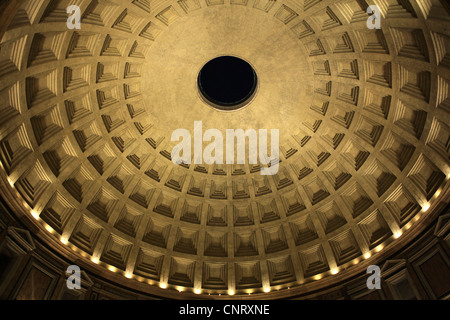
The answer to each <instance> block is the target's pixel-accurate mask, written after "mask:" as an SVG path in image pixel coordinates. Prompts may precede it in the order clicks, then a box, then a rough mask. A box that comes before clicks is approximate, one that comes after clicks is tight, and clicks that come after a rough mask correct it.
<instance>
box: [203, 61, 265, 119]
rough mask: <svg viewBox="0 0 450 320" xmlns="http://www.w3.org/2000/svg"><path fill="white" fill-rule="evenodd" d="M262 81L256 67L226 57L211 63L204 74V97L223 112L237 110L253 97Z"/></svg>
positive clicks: (207, 65) (205, 68) (205, 67)
mask: <svg viewBox="0 0 450 320" xmlns="http://www.w3.org/2000/svg"><path fill="white" fill-rule="evenodd" d="M257 81H258V77H257V75H256V72H255V70H254V69H253V68H252V66H251V65H250V64H249V63H248V62H246V61H244V60H242V59H239V58H236V57H232V56H222V57H217V58H215V59H212V60H210V61H209V62H208V63H206V64H205V65H204V66H203V68H202V69H201V70H200V73H199V75H198V80H197V82H198V87H199V90H200V93H201V96H202V97H203V98H204V100H205V101H206V102H207V103H208V104H210V105H211V106H212V107H214V108H216V109H219V110H237V109H240V108H242V107H244V106H245V105H246V104H247V103H248V102H249V101H250V100H251V99H252V98H253V97H254V94H255V91H256V87H257Z"/></svg>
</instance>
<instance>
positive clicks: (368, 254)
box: [364, 252, 372, 259]
mask: <svg viewBox="0 0 450 320" xmlns="http://www.w3.org/2000/svg"><path fill="white" fill-rule="evenodd" d="M371 256H372V254H371V253H370V252H366V253H365V254H364V259H369V258H370V257H371Z"/></svg>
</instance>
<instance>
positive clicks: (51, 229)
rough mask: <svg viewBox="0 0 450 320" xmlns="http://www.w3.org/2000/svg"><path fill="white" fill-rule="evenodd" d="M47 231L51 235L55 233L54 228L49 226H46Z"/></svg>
mask: <svg viewBox="0 0 450 320" xmlns="http://www.w3.org/2000/svg"><path fill="white" fill-rule="evenodd" d="M45 229H46V230H47V231H48V232H50V233H53V231H55V230H53V228H52V227H50V226H49V225H46V226H45Z"/></svg>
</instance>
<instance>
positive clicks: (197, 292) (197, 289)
mask: <svg viewBox="0 0 450 320" xmlns="http://www.w3.org/2000/svg"><path fill="white" fill-rule="evenodd" d="M194 293H195V294H200V293H202V291H201V290H200V289H199V288H196V289H194Z"/></svg>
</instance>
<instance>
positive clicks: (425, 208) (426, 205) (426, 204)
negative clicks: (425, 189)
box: [422, 202, 430, 212]
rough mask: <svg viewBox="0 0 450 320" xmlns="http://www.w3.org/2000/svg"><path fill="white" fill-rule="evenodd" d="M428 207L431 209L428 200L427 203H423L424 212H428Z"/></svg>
mask: <svg viewBox="0 0 450 320" xmlns="http://www.w3.org/2000/svg"><path fill="white" fill-rule="evenodd" d="M428 209H430V204H429V203H428V202H427V203H425V204H424V205H423V207H422V211H423V212H427V211H428Z"/></svg>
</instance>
